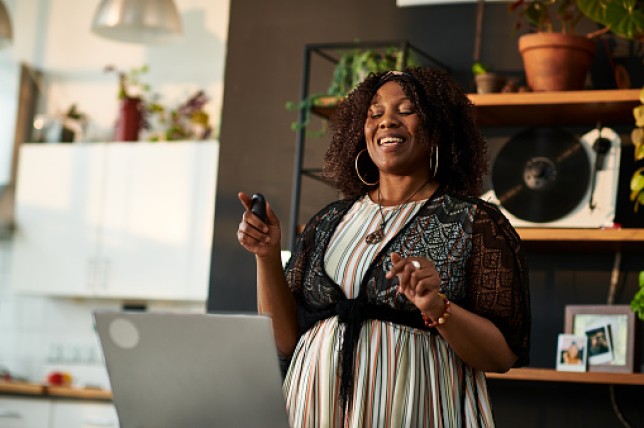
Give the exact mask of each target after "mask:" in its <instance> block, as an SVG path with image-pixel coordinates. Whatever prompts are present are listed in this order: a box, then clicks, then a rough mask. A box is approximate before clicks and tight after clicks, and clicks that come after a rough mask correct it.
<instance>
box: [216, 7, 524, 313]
mask: <svg viewBox="0 0 644 428" xmlns="http://www.w3.org/2000/svg"><path fill="white" fill-rule="evenodd" d="M506 7H507V5H505V4H494V5H488V7H487V9H486V23H485V24H486V26H485V33H484V42H485V43H484V45H483V49H482V58H483V59H484V60H485V61H488V62H489V63H491V64H494V65H495V67H496V68H498V69H502V70H512V71H514V72H517V71H518V70H520V69H521V61H520V58H519V55H518V53H517V52H516V38H515V37H514V35H513V29H512V25H513V20H512V19H511V17H510V16H509V14H508V13H507V10H506ZM229 25H230V27H229V28H230V29H229V37H228V53H227V60H226V74H225V92H224V104H223V116H222V128H221V147H220V162H221V163H220V166H219V181H218V189H217V203H216V210H215V212H216V219H217V221H216V223H215V235H214V238H215V239H214V251H213V270H212V289H211V298H210V302H209V308H210V309H222V310H229V309H230V310H252V309H253V308H254V307H255V303H254V296H255V295H254V293H255V292H254V284H255V279H254V275H255V269H254V260H253V257H252V256H251V255H249V254H248V253H246V252H245V251H244V250H243V249H242V248H241V247H240V246H239V244H238V243H237V239H236V236H235V231H236V229H237V225H238V223H239V221H240V219H241V212H242V209H241V205H240V204H239V202H238V200H237V192H238V191H245V192H250V193H252V192H257V191H260V192H262V193H264V194H265V195H266V197H267V199H268V200H269V202H270V203H271V205H272V207H273V209H274V210H275V211H276V212H277V213H278V215H279V216H280V219H281V221H282V224H283V225H284V229H285V230H286V228H287V227H286V226H288V223H289V208H290V196H291V186H292V174H293V172H292V171H293V155H294V148H295V137H296V136H295V133H294V132H293V131H292V130H291V129H290V124H291V122H293V121H294V120H295V119H296V118H297V116H296V113H295V112H292V111H287V110H286V109H285V103H286V102H287V101H289V100H291V101H296V100H298V98H299V96H300V86H301V80H302V65H303V59H304V58H303V52H304V46H305V45H306V44H307V43H336V42H351V41H354V40H356V39H360V40H363V41H386V40H400V39H404V40H408V41H409V42H411V43H412V44H414V45H415V46H417V47H418V48H420V49H422V50H423V51H425V52H427V53H429V54H430V55H432V56H434V57H435V58H437V59H438V60H440V61H442V62H444V63H446V64H447V65H448V66H449V67H450V68H451V69H452V70H453V72H454V75H455V76H456V77H457V78H458V79H459V81H461V82H462V84H463V85H464V86H469V85H470V80H471V75H470V72H469V69H470V67H471V64H472V52H473V49H474V26H475V6H474V5H473V4H467V5H456V6H434V7H425V6H423V7H413V8H398V7H396V5H395V1H394V0H361V1H346V0H325V1H315V2H314V1H302V0H277V1H271V2H257V1H249V0H234V1H232V2H231V12H230V24H229ZM312 65H313V67H312V73H313V76H312V77H313V82H312V84H311V92H318V91H324V90H326V87H327V86H328V82H329V81H330V76H331V74H330V73H331V71H332V70H331V69H330V68H329V66H328V63H326V62H325V61H322V60H318V61H314V62H313V64H312ZM320 126H322V125H321V123H320V122H319V121H318V120H314V122H313V123H312V124H311V126H310V129H312V130H315V129H319V127H320ZM326 146H327V143H326V140H325V139H324V138H308V139H307V149H306V157H305V165H307V166H316V165H321V159H322V156H323V154H324V151H325V150H326ZM334 197H335V194H334V193H333V192H332V191H331V190H330V189H329V188H327V187H326V186H323V185H320V184H317V183H316V182H315V181H313V180H311V179H307V178H305V179H304V180H303V188H302V208H301V216H300V219H299V221H304V220H305V219H306V218H308V217H310V216H311V215H312V214H313V213H315V212H316V211H317V210H318V209H320V208H321V207H322V206H324V205H325V204H326V203H327V202H329V201H330V200H332V199H333V198H334ZM287 240H288V236H287V235H286V233H284V234H283V247H284V248H286V246H287Z"/></svg>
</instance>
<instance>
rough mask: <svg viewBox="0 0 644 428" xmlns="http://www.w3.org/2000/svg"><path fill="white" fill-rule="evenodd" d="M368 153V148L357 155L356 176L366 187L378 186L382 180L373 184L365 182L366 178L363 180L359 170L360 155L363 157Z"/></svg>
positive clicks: (355, 162) (355, 163)
mask: <svg viewBox="0 0 644 428" xmlns="http://www.w3.org/2000/svg"><path fill="white" fill-rule="evenodd" d="M366 151H367V149H366V148H365V149H362V150H360V151H359V152H358V154H357V155H356V160H355V161H354V165H355V168H356V174H357V175H358V179H359V180H360V181H362V183H363V184H364V185H366V186H375V185H376V184H378V183H379V182H380V180H376V181H375V182H373V183H369V182H368V181H367V180H365V179H364V178H362V175H360V171H359V170H358V159H360V155H361V154H362V153H364V152H366Z"/></svg>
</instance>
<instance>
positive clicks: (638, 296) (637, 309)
mask: <svg viewBox="0 0 644 428" xmlns="http://www.w3.org/2000/svg"><path fill="white" fill-rule="evenodd" d="M639 285H640V288H639V290H638V291H637V293H635V296H633V300H632V301H631V310H632V311H633V313H635V315H637V316H638V317H639V318H640V319H641V320H642V321H644V270H643V271H641V272H640V274H639Z"/></svg>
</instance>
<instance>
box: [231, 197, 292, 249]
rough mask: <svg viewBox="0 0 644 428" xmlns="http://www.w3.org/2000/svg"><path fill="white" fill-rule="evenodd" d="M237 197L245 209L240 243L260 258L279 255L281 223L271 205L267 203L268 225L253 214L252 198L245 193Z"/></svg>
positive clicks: (238, 237)
mask: <svg viewBox="0 0 644 428" xmlns="http://www.w3.org/2000/svg"><path fill="white" fill-rule="evenodd" d="M237 196H238V197H239V200H240V201H241V203H242V205H244V208H245V211H244V215H243V216H242V221H241V223H239V229H237V240H238V241H239V243H240V244H241V245H242V247H244V248H246V249H247V250H248V251H250V252H251V253H253V254H255V255H257V256H259V257H265V256H268V255H271V254H273V253H275V252H277V254H278V255H279V252H280V249H281V244H280V240H281V235H282V231H281V228H280V221H279V219H278V218H277V216H276V215H275V213H274V212H273V210H272V209H271V206H270V204H269V203H268V202H266V223H264V222H263V221H262V220H260V218H259V217H257V216H256V215H255V214H253V213H252V212H251V210H250V209H251V204H252V199H251V197H250V196H248V195H247V194H246V193H244V192H239V193H238V194H237Z"/></svg>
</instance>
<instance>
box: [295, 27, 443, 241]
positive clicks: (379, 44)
mask: <svg viewBox="0 0 644 428" xmlns="http://www.w3.org/2000/svg"><path fill="white" fill-rule="evenodd" d="M394 46H398V47H399V49H400V51H401V52H402V53H403V57H402V63H403V64H407V63H408V62H407V61H408V59H409V55H410V53H411V52H413V53H415V54H417V55H419V56H420V57H421V58H423V59H424V60H425V61H427V62H428V63H429V64H431V65H432V66H434V67H437V68H441V69H443V70H445V71H449V67H447V66H446V65H444V64H442V63H441V62H440V61H438V60H437V59H436V58H434V57H432V56H431V55H429V54H427V53H426V52H423V51H422V50H420V49H418V48H417V47H415V46H413V45H412V44H410V43H409V42H408V41H406V40H392V41H373V42H350V43H312V44H307V45H305V46H304V66H303V69H302V86H301V89H300V101H304V100H306V99H307V98H308V96H309V91H310V88H309V85H310V72H311V61H312V58H313V55H314V54H315V55H318V56H319V57H321V58H323V59H325V60H327V61H330V62H331V63H333V64H337V63H338V62H339V58H337V57H336V56H334V55H332V54H330V53H329V52H328V51H331V50H333V51H335V52H336V53H337V52H338V51H340V52H341V51H346V50H350V49H378V48H380V49H382V48H390V47H394ZM306 114H307V112H306V111H305V110H304V109H300V112H299V117H298V122H299V123H304V121H305V119H306V116H305V115H306ZM305 139H306V130H305V129H304V128H303V127H298V129H297V131H296V136H295V156H294V166H293V187H292V191H291V212H290V221H289V241H288V249H289V250H290V251H293V249H294V248H295V240H296V238H297V224H298V218H299V215H300V194H301V189H302V175H306V176H308V177H311V178H313V179H316V180H321V181H323V180H322V179H321V178H320V176H319V172H320V171H321V169H320V168H307V169H304V168H303V166H302V165H303V161H304V148H305Z"/></svg>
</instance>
